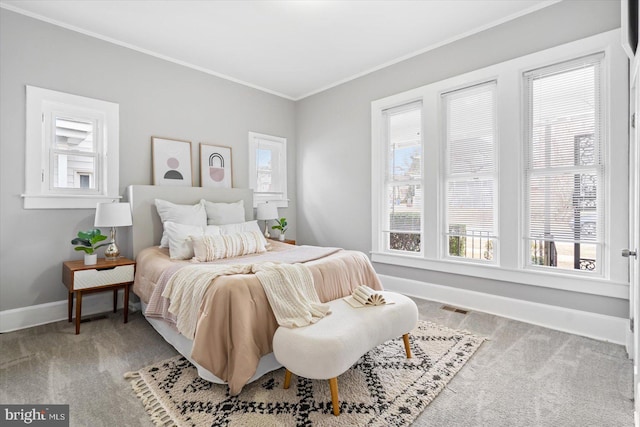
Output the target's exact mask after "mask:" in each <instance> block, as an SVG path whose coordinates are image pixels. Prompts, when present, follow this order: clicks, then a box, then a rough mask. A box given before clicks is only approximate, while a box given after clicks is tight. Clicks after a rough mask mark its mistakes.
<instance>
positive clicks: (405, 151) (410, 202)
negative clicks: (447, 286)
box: [383, 102, 423, 253]
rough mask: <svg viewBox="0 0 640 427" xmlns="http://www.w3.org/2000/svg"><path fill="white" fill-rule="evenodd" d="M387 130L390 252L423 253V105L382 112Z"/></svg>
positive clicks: (387, 241)
mask: <svg viewBox="0 0 640 427" xmlns="http://www.w3.org/2000/svg"><path fill="white" fill-rule="evenodd" d="M383 120H384V126H385V129H386V132H385V137H386V140H387V142H386V146H387V156H386V162H387V167H386V173H385V176H386V184H385V189H386V190H385V193H386V194H385V196H386V197H385V200H386V204H385V213H384V221H385V226H384V229H383V233H384V236H383V239H384V241H385V246H386V247H387V248H388V249H389V250H391V251H404V252H409V253H411V252H413V253H420V252H422V242H423V235H422V104H421V103H420V102H416V103H411V104H407V105H402V106H399V107H395V108H391V109H388V110H385V111H384V112H383Z"/></svg>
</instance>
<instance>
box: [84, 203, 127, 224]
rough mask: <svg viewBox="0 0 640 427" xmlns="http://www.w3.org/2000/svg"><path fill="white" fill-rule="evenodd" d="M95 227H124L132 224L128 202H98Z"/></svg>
mask: <svg viewBox="0 0 640 427" xmlns="http://www.w3.org/2000/svg"><path fill="white" fill-rule="evenodd" d="M93 225H94V226H96V227H126V226H128V225H132V222H131V205H129V203H98V205H97V206H96V220H95V222H94V224H93Z"/></svg>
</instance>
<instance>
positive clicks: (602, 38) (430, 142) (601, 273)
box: [371, 30, 629, 298]
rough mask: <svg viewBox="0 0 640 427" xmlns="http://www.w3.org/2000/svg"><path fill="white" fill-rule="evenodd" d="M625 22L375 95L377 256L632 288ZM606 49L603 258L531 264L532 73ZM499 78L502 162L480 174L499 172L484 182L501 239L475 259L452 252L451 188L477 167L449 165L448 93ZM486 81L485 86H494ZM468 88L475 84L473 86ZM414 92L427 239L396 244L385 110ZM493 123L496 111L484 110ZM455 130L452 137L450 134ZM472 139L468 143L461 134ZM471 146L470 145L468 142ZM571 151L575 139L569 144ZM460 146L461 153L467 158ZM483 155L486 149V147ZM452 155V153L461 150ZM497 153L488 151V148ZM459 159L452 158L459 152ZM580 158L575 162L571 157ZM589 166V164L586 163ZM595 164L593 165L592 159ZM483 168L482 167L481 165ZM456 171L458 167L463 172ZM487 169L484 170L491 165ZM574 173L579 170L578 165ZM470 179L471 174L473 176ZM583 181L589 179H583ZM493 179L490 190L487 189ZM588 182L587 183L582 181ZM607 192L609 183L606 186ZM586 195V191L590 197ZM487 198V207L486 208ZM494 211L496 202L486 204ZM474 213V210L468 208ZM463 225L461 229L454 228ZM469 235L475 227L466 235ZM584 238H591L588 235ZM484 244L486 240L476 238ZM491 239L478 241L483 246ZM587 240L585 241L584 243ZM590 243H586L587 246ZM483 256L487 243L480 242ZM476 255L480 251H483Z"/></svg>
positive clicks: (540, 280)
mask: <svg viewBox="0 0 640 427" xmlns="http://www.w3.org/2000/svg"><path fill="white" fill-rule="evenodd" d="M619 36H620V33H619V31H618V30H614V31H609V32H606V33H602V34H599V35H596V36H592V37H589V38H586V39H583V40H578V41H575V42H572V43H568V44H565V45H560V46H557V47H554V48H551V49H548V50H545V51H541V52H537V53H534V54H530V55H526V56H523V57H520V58H516V59H513V60H510V61H507V62H503V63H499V64H495V65H493V66H490V67H486V68H483V69H479V70H476V71H473V72H470V73H466V74H463V75H459V76H455V77H452V78H449V79H446V80H442V81H439V82H435V83H432V84H429V85H426V86H423V87H420V88H416V89H412V90H409V91H407V92H403V93H399V94H396V95H392V96H389V97H387V98H383V99H380V100H377V101H373V102H372V104H371V113H372V116H371V117H372V127H371V132H372V175H371V180H372V193H371V199H372V252H371V258H372V261H373V262H378V263H384V264H393V265H398V266H405V267H411V268H423V269H428V270H432V271H439V272H444V273H454V274H462V275H468V276H476V277H482V278H487V279H491V280H500V281H505V282H513V283H521V284H526V285H532V286H541V287H549V288H554V289H562V290H569V291H577V292H582V293H587V294H595V295H605V296H610V297H615V298H626V297H627V293H628V272H627V265H626V264H625V263H624V262H621V261H620V260H619V258H620V257H619V256H618V253H617V248H619V247H625V245H627V238H628V226H627V225H626V224H627V217H626V214H627V212H628V200H629V199H628V182H627V171H628V164H627V160H628V155H627V150H628V147H627V145H626V140H627V115H628V106H627V103H626V99H627V91H628V87H627V84H628V77H627V59H626V57H625V55H624V52H623V51H622V49H621V48H620V44H619ZM596 54H604V57H603V59H602V62H601V66H600V73H601V78H602V86H601V88H600V89H601V91H600V94H599V97H600V99H601V102H602V104H603V108H604V111H606V113H605V114H604V115H603V116H602V117H601V120H602V123H601V125H600V130H599V132H601V133H602V138H603V141H604V140H606V141H610V143H608V144H605V145H602V146H601V147H600V150H601V152H602V155H601V161H603V162H604V163H603V164H602V165H596V166H595V168H596V169H597V170H598V171H599V172H598V173H600V174H601V176H602V180H601V182H599V187H600V188H598V190H597V191H598V193H597V194H598V197H600V198H599V199H598V203H599V204H598V209H600V210H599V211H598V212H599V213H598V214H597V215H600V213H601V214H602V216H601V217H598V218H601V220H600V222H599V223H597V220H596V221H595V222H596V223H597V225H596V227H597V228H598V230H599V231H600V233H599V234H598V237H597V243H598V244H599V248H600V249H598V251H599V252H598V254H599V256H600V254H601V256H600V257H599V259H600V268H598V269H596V270H594V271H591V272H585V271H581V270H577V269H574V268H570V269H559V268H546V267H541V266H538V265H533V264H531V263H530V261H529V257H530V255H531V254H530V246H529V243H530V241H529V239H528V237H529V226H528V221H529V209H528V206H529V205H528V196H527V191H528V184H527V182H528V178H527V170H528V169H527V162H528V145H527V141H528V140H527V132H528V131H527V120H528V119H527V114H528V112H527V109H526V108H523V105H525V104H524V100H525V99H527V98H526V96H527V95H526V91H525V87H526V85H525V79H524V75H525V73H528V72H529V71H532V72H535V71H536V70H543V69H545V67H551V66H553V65H554V64H562V63H566V62H567V61H573V60H576V59H580V58H585V57H589V56H591V55H596ZM489 82H495V83H494V84H495V95H494V97H495V98H494V99H495V140H494V146H493V149H494V150H495V156H494V159H495V169H489V170H483V171H482V174H480V173H478V174H477V178H478V180H480V179H487V180H489V181H490V180H493V185H486V186H484V188H485V189H486V191H485V192H486V194H487V197H483V199H484V200H486V201H488V200H493V203H494V206H493V212H494V214H493V221H494V223H493V226H492V228H493V230H492V232H491V233H492V235H493V236H494V240H492V241H491V242H492V243H491V245H490V246H491V249H492V250H493V260H488V259H473V258H472V257H471V256H468V257H467V256H465V257H462V256H457V255H455V254H454V255H453V256H452V255H451V253H450V250H451V248H450V246H449V243H450V237H451V236H452V235H454V234H461V233H459V232H458V233H455V232H450V231H449V230H450V225H455V224H457V223H458V222H460V220H459V219H457V218H455V217H453V215H452V216H451V217H450V216H449V212H450V211H451V210H452V209H453V206H452V205H450V204H449V203H450V202H449V199H451V200H454V199H456V198H455V197H451V198H450V197H449V196H450V195H451V194H452V192H450V191H448V190H449V188H450V187H449V184H448V182H452V180H454V181H455V180H457V179H459V180H461V181H463V182H464V178H465V177H466V178H471V176H472V175H473V173H471V172H470V170H465V169H464V168H461V167H460V166H459V165H458V166H455V165H454V166H455V167H453V168H452V167H451V166H452V165H450V164H449V163H450V161H451V159H452V158H451V152H447V147H448V144H449V145H450V143H451V141H452V140H453V138H451V137H449V136H447V129H446V127H447V122H446V117H447V114H448V113H447V111H446V108H447V107H446V102H447V99H446V97H447V95H448V94H449V95H453V94H456V93H458V94H461V95H460V96H462V94H464V93H465V91H467V90H469V91H471V90H472V89H473V88H474V87H475V88H479V87H482V86H483V85H489ZM487 87H488V86H487ZM468 94H471V92H468ZM412 102H420V103H421V105H422V131H423V134H422V140H423V155H422V174H423V177H422V182H423V188H422V190H423V191H422V194H423V200H424V203H423V208H422V209H423V213H422V247H421V252H420V253H411V252H402V251H393V250H390V249H389V248H388V245H387V241H386V240H385V239H384V230H386V227H387V226H388V225H387V220H388V218H387V217H386V216H385V212H386V211H385V209H386V206H387V203H388V200H387V198H386V181H385V179H384V178H385V176H386V173H387V164H386V161H385V156H386V150H387V139H386V129H385V125H384V122H385V119H384V117H385V112H386V111H392V110H393V109H394V108H396V107H401V106H404V105H407V104H409V103H412ZM486 122H487V123H490V122H491V120H489V119H486ZM448 138H449V140H448ZM589 138H591V137H590V136H589V135H585V134H584V133H581V134H576V139H574V141H575V144H577V145H578V146H582V147H586V145H585V144H589V143H590V139H589ZM462 145H465V144H462ZM465 146H466V145H465ZM571 152H572V155H573V148H572V151H571ZM466 155H467V154H465V153H464V152H463V154H462V156H460V157H459V158H458V160H460V159H462V160H466V159H465V156H466ZM485 155H486V153H485ZM454 157H455V156H454ZM489 157H491V156H489ZM454 163H455V162H454ZM571 166H572V167H573V166H574V165H573V164H572V165H571ZM583 166H584V167H587V165H583ZM589 167H591V166H589ZM478 172H479V171H478ZM457 174H459V176H458V175H457ZM485 174H486V175H485ZM571 176H572V177H573V176H574V175H573V174H572V175H571ZM470 181H471V179H469V182H470ZM584 185H586V184H584ZM489 188H492V189H493V192H494V193H493V197H490V195H489V190H488V189H489ZM584 188H585V189H586V187H584ZM607 192H608V193H607ZM583 200H585V201H586V200H587V199H586V198H583ZM487 205H488V204H487V203H485V204H484V205H483V207H484V208H485V209H486V206H487ZM487 211H489V209H487ZM581 217H582V220H583V223H585V224H587V223H589V224H587V225H588V226H589V227H585V229H586V228H589V229H591V230H592V229H593V226H592V224H593V222H594V221H593V215H592V213H591V212H582V213H581ZM471 219H472V220H474V221H475V220H476V218H471ZM456 231H459V230H456ZM467 238H469V236H467ZM586 243H587V242H585V244H586ZM478 245H479V244H478ZM484 245H485V244H484V242H483V244H482V245H480V246H484ZM582 248H583V249H584V246H583V247H582ZM584 253H585V251H584V250H583V251H582V254H584ZM480 255H481V256H483V255H484V253H482V252H480ZM476 256H477V253H476Z"/></svg>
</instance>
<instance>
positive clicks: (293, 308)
mask: <svg viewBox="0 0 640 427" xmlns="http://www.w3.org/2000/svg"><path fill="white" fill-rule="evenodd" d="M254 271H255V273H256V277H257V278H258V280H260V283H261V284H262V287H263V288H264V292H265V293H266V294H267V299H268V300H269V304H270V305H271V309H272V310H273V314H274V315H275V316H276V320H277V321H278V325H280V326H284V327H287V328H298V327H300V326H307V325H309V324H311V323H315V322H317V321H318V320H320V319H322V318H323V317H325V316H326V315H327V314H329V313H330V312H331V311H330V309H329V305H328V304H322V303H321V302H320V298H318V293H317V292H316V288H315V287H314V286H313V275H312V274H311V271H310V270H309V268H308V267H307V266H305V265H304V264H274V263H271V262H268V263H265V264H256V265H254Z"/></svg>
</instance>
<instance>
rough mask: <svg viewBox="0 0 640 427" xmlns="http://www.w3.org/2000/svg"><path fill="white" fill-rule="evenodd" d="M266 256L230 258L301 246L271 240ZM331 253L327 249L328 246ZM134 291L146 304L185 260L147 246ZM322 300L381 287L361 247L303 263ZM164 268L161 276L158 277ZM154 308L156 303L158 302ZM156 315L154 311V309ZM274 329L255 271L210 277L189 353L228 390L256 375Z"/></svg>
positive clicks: (287, 254)
mask: <svg viewBox="0 0 640 427" xmlns="http://www.w3.org/2000/svg"><path fill="white" fill-rule="evenodd" d="M272 249H273V250H272V251H270V253H269V254H268V255H265V256H261V255H249V256H245V257H239V258H234V259H229V260H226V262H228V263H232V264H233V263H256V262H263V261H266V260H268V261H274V259H273V258H274V257H275V258H280V259H281V262H287V260H289V261H291V262H296V261H292V260H295V259H297V256H296V254H295V251H300V250H303V249H304V247H302V249H301V248H300V247H297V246H292V245H286V244H282V243H278V242H273V243H272ZM330 252H331V251H330ZM136 261H137V266H136V277H135V282H134V286H133V290H134V292H135V293H136V295H138V296H139V297H140V299H142V301H144V302H145V304H148V303H149V302H150V300H151V296H152V295H153V293H154V291H157V289H156V286H158V285H159V284H160V283H161V282H162V281H163V280H164V281H166V280H167V279H168V276H169V275H170V274H171V273H172V272H175V271H176V270H177V269H179V268H180V265H185V264H190V265H192V264H191V263H190V262H189V261H172V260H170V259H169V255H168V252H167V250H166V249H159V248H157V247H152V248H147V249H145V250H143V251H141V252H140V254H139V255H138V257H137V260H136ZM305 265H306V266H307V267H309V269H310V270H311V273H312V275H313V279H314V286H315V288H316V291H317V292H318V296H319V297H320V300H321V301H322V302H327V301H331V300H334V299H338V298H342V297H344V296H347V295H349V294H351V292H352V291H353V289H355V288H356V287H357V286H360V285H368V286H369V287H371V288H373V289H382V284H381V283H380V280H379V279H378V277H377V275H376V273H375V271H374V270H373V267H372V266H371V263H370V262H369V259H368V258H367V257H366V256H365V255H364V254H363V253H361V252H356V251H346V250H336V251H335V252H333V253H331V254H330V255H328V256H323V257H320V258H318V259H313V260H311V261H307V262H305ZM163 273H164V277H162V279H163V280H161V276H162V275H163ZM156 309H157V306H156ZM156 314H157V313H156ZM277 328H278V324H277V322H276V319H275V317H274V315H273V312H272V311H271V307H270V306H269V303H268V301H267V297H266V294H265V293H264V290H263V288H262V285H261V284H260V282H259V281H258V279H257V278H256V277H255V275H253V274H238V275H232V276H221V277H218V278H216V279H215V280H213V282H212V284H211V286H210V287H209V289H208V290H207V292H206V293H205V297H204V300H203V301H202V304H201V306H200V309H199V315H198V323H197V327H196V333H195V337H194V340H193V350H192V353H191V357H192V358H193V360H195V361H196V362H197V363H199V364H200V365H201V366H202V367H204V368H206V369H207V370H209V371H210V372H212V373H213V374H214V375H216V376H217V377H218V378H220V379H222V380H224V381H226V382H227V383H228V385H229V392H230V393H231V394H232V395H236V394H238V393H240V391H241V390H242V387H243V386H244V385H245V384H246V383H247V381H248V380H249V379H250V378H251V377H252V376H253V375H254V374H255V372H256V368H257V366H258V362H259V360H260V358H261V357H262V356H264V355H266V354H268V353H271V352H272V347H271V344H272V340H273V334H274V333H275V331H276V329H277Z"/></svg>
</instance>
